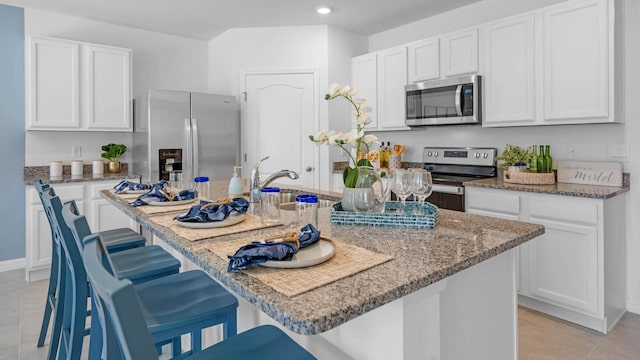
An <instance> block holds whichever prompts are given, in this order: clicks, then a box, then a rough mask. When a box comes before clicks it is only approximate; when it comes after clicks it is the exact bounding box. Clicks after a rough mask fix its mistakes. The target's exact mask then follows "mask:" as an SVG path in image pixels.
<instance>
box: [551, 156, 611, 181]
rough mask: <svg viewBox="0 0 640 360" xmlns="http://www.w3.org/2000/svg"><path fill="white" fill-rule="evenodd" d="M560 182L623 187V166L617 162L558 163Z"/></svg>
mask: <svg viewBox="0 0 640 360" xmlns="http://www.w3.org/2000/svg"><path fill="white" fill-rule="evenodd" d="M558 182H563V183H572V184H589V185H604V186H622V164H620V163H616V162H585V161H558Z"/></svg>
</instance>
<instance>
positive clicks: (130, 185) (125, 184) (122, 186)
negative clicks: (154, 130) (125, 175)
mask: <svg viewBox="0 0 640 360" xmlns="http://www.w3.org/2000/svg"><path fill="white" fill-rule="evenodd" d="M163 181H166V180H163ZM150 187H151V185H150V184H139V183H137V182H133V181H129V180H122V181H120V182H119V183H118V184H117V185H116V186H114V187H113V189H114V190H115V193H116V194H120V193H123V192H125V191H132V190H148V189H149V188H150Z"/></svg>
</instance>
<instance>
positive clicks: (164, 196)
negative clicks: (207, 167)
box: [129, 180, 196, 206]
mask: <svg viewBox="0 0 640 360" xmlns="http://www.w3.org/2000/svg"><path fill="white" fill-rule="evenodd" d="M168 183H169V182H168V181H166V180H161V181H160V182H158V183H157V184H153V186H151V190H149V191H148V192H147V193H144V194H142V195H140V196H138V198H137V199H136V200H135V201H133V202H130V203H129V206H140V205H147V204H148V203H149V202H166V201H180V200H191V199H195V198H196V191H195V190H182V191H180V192H179V193H177V194H171V193H169V191H168V190H167V184H168Z"/></svg>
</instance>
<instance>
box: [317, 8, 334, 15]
mask: <svg viewBox="0 0 640 360" xmlns="http://www.w3.org/2000/svg"><path fill="white" fill-rule="evenodd" d="M316 12H317V13H318V14H320V15H327V14H328V13H330V12H331V8H330V7H328V6H319V7H317V8H316Z"/></svg>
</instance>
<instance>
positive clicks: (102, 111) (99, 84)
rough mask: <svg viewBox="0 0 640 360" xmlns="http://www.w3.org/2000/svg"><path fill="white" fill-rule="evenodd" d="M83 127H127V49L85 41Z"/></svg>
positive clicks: (128, 77) (129, 98) (129, 65)
mask: <svg viewBox="0 0 640 360" xmlns="http://www.w3.org/2000/svg"><path fill="white" fill-rule="evenodd" d="M85 56H86V57H87V59H86V64H87V71H86V75H87V81H86V83H87V88H86V95H87V101H86V102H85V103H86V104H87V106H86V111H87V113H86V116H85V119H87V128H88V129H90V130H131V124H132V121H131V116H132V115H131V114H132V102H131V99H132V96H131V50H130V49H122V48H115V47H111V46H103V45H94V44H88V45H86V54H85Z"/></svg>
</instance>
